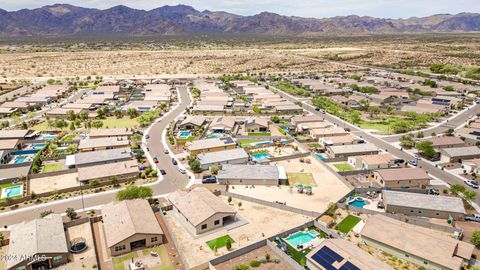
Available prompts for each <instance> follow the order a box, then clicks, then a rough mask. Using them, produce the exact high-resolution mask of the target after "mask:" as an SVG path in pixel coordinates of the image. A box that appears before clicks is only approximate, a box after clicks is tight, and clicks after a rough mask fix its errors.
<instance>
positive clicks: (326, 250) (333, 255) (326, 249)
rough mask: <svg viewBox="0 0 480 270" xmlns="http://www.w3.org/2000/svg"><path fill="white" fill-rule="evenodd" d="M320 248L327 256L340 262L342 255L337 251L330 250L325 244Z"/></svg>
mask: <svg viewBox="0 0 480 270" xmlns="http://www.w3.org/2000/svg"><path fill="white" fill-rule="evenodd" d="M320 250H323V252H324V253H325V254H327V255H328V256H330V257H332V258H333V259H334V260H335V261H337V262H341V261H342V260H343V257H342V256H340V255H338V253H336V252H335V251H333V250H331V249H330V248H329V247H327V246H324V247H322V248H321V249H320Z"/></svg>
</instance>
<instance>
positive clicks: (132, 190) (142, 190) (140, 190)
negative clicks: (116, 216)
mask: <svg viewBox="0 0 480 270" xmlns="http://www.w3.org/2000/svg"><path fill="white" fill-rule="evenodd" d="M152 196H153V191H152V189H151V188H150V187H143V186H132V185H130V186H128V187H127V188H125V189H123V190H120V191H119V192H117V200H119V201H123V200H134V199H148V198H151V197H152Z"/></svg>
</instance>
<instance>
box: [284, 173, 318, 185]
mask: <svg viewBox="0 0 480 270" xmlns="http://www.w3.org/2000/svg"><path fill="white" fill-rule="evenodd" d="M287 176H288V182H289V183H290V185H297V184H302V185H307V186H316V183H315V180H314V179H313V174H311V173H287Z"/></svg>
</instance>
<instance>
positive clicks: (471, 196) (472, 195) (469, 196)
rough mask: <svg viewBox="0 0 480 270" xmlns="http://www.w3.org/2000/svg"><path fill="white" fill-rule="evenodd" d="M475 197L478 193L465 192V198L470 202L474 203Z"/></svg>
mask: <svg viewBox="0 0 480 270" xmlns="http://www.w3.org/2000/svg"><path fill="white" fill-rule="evenodd" d="M475 197H477V193H476V192H475V191H473V190H465V191H464V192H463V198H464V199H465V200H467V201H469V202H471V201H474V200H475Z"/></svg>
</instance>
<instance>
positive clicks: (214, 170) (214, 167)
mask: <svg viewBox="0 0 480 270" xmlns="http://www.w3.org/2000/svg"><path fill="white" fill-rule="evenodd" d="M219 170H220V168H219V167H218V166H215V165H213V166H212V167H210V172H211V173H212V174H217V173H218V171H219Z"/></svg>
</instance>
